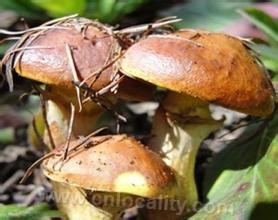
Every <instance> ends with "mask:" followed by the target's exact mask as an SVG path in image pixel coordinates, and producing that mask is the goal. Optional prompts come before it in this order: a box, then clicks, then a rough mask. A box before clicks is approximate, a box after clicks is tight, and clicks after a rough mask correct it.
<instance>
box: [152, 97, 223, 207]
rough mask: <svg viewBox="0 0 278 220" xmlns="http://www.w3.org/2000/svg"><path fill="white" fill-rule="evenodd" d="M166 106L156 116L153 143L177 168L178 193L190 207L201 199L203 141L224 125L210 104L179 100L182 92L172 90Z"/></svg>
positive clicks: (189, 98)
mask: <svg viewBox="0 0 278 220" xmlns="http://www.w3.org/2000/svg"><path fill="white" fill-rule="evenodd" d="M162 105H163V106H161V107H160V108H159V109H158V111H157V113H156V115H155V117H154V123H153V129H152V130H153V134H154V137H153V138H152V139H151V140H150V142H149V145H150V146H151V147H152V149H153V150H154V151H155V152H157V153H159V154H160V155H162V157H163V160H164V161H165V162H166V164H167V165H169V166H171V167H172V168H173V169H174V170H175V171H176V174H177V179H178V188H179V190H178V195H177V196H178V198H179V200H181V201H186V202H187V203H186V204H187V205H188V207H189V208H190V207H192V206H193V205H194V203H195V202H196V201H197V200H198V195H197V190H196V185H195V181H194V167H195V160H196V154H197V151H198V149H199V146H200V144H201V143H202V141H203V140H204V139H205V138H206V137H207V136H208V135H209V134H210V133H211V132H213V131H215V130H217V129H218V128H219V127H220V126H221V122H218V121H215V120H214V119H213V118H212V117H211V116H210V114H209V109H208V104H206V103H204V102H202V101H201V100H198V99H195V98H192V97H187V98H186V99H185V96H182V97H180V99H179V95H177V94H175V93H170V94H169V95H168V96H167V98H166V99H165V100H164V102H163V103H162ZM166 109H167V110H166ZM170 110H171V113H170Z"/></svg>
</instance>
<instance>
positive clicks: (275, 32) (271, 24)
mask: <svg viewBox="0 0 278 220" xmlns="http://www.w3.org/2000/svg"><path fill="white" fill-rule="evenodd" d="M242 13H243V15H245V17H247V18H248V19H249V20H250V21H251V22H252V23H253V24H254V25H256V26H257V27H258V28H259V29H260V30H262V31H263V32H264V33H265V34H266V36H267V37H268V38H269V40H270V42H271V43H273V44H274V45H278V22H277V21H275V20H274V19H273V18H272V17H270V16H269V15H268V14H266V13H265V12H263V11H261V10H259V9H256V8H245V9H244V10H243V11H242Z"/></svg>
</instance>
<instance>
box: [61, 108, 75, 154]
mask: <svg viewBox="0 0 278 220" xmlns="http://www.w3.org/2000/svg"><path fill="white" fill-rule="evenodd" d="M70 107H71V114H70V121H69V128H68V134H67V141H66V146H65V150H64V156H63V160H66V158H67V155H68V150H69V146H70V138H71V134H72V128H73V122H74V114H75V108H74V105H73V104H72V103H71V104H70Z"/></svg>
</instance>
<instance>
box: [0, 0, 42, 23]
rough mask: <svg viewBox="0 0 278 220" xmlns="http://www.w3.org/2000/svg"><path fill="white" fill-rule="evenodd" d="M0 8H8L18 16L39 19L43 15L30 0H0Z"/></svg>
mask: <svg viewBox="0 0 278 220" xmlns="http://www.w3.org/2000/svg"><path fill="white" fill-rule="evenodd" d="M0 10H10V11H14V12H16V14H18V15H19V16H24V17H29V18H33V19H38V20H41V19H43V17H44V15H43V14H42V13H41V10H40V9H39V8H38V7H36V6H35V5H33V4H32V3H31V0H24V1H21V0H1V1H0Z"/></svg>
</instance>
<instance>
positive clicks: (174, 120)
mask: <svg viewBox="0 0 278 220" xmlns="http://www.w3.org/2000/svg"><path fill="white" fill-rule="evenodd" d="M120 66H121V71H122V72H123V73H124V74H126V75H128V76H130V77H133V78H137V79H140V80H145V81H147V82H149V83H152V84H154V85H156V86H159V87H162V88H165V89H167V90H168V93H167V95H166V97H165V99H164V100H163V101H162V103H161V106H160V108H159V109H158V111H157V113H156V115H155V117H154V123H153V129H152V132H153V134H154V137H153V138H151V139H150V142H149V143H148V145H149V146H150V147H151V149H152V150H154V151H155V152H157V153H160V154H161V156H162V157H163V160H164V161H165V162H166V163H167V164H168V165H169V166H171V167H172V168H173V169H174V170H175V171H176V172H177V173H178V176H179V180H178V185H179V190H178V196H179V197H180V199H181V200H186V201H187V202H188V205H189V206H192V205H193V204H194V202H196V201H197V199H198V198H197V191H196V186H195V182H194V166H195V159H196V153H197V151H198V147H199V145H200V144H201V142H202V141H203V140H204V139H205V138H206V137H207V136H208V135H209V134H210V133H211V132H213V131H215V130H216V129H217V128H219V127H220V126H221V121H215V120H214V119H213V118H212V116H211V114H210V111H209V103H214V104H216V105H220V106H223V107H226V108H229V109H232V110H236V111H240V112H243V113H247V114H250V115H253V116H258V117H267V116H269V115H270V114H271V113H272V112H273V109H274V92H273V88H272V84H271V82H270V80H269V79H268V76H267V75H266V73H265V70H264V68H263V67H262V66H261V65H260V63H259V61H258V59H257V58H256V57H255V56H254V55H253V54H252V51H251V50H250V49H249V48H248V45H247V44H246V43H245V42H243V41H242V40H240V39H239V38H236V37H232V36H229V35H225V34H222V33H211V32H206V31H201V30H191V29H190V30H187V29H183V30H180V31H177V32H175V33H172V34H168V35H150V36H148V37H147V38H146V39H144V40H141V41H139V42H138V43H136V44H134V45H132V46H131V47H130V48H128V49H127V51H126V53H125V55H124V57H123V58H122V60H121V64H120Z"/></svg>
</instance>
